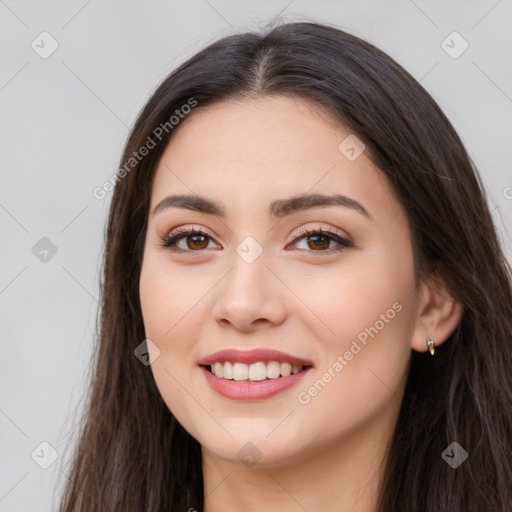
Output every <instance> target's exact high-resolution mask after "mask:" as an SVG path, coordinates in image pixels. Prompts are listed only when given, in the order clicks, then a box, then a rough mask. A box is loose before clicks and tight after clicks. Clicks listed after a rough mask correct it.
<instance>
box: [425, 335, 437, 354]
mask: <svg viewBox="0 0 512 512" xmlns="http://www.w3.org/2000/svg"><path fill="white" fill-rule="evenodd" d="M427 346H428V349H429V350H430V354H431V355H434V352H435V350H436V343H435V341H434V340H433V339H432V338H431V337H430V336H427Z"/></svg>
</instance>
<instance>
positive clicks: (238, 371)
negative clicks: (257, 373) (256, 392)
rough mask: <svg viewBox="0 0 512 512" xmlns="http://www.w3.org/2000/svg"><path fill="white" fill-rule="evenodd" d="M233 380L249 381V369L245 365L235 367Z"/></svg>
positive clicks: (235, 365) (236, 364)
mask: <svg viewBox="0 0 512 512" xmlns="http://www.w3.org/2000/svg"><path fill="white" fill-rule="evenodd" d="M233 378H234V379H235V380H247V379H248V378H249V367H248V366H247V365H246V364H244V363H235V364H234V365H233Z"/></svg>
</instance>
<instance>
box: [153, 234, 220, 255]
mask: <svg viewBox="0 0 512 512" xmlns="http://www.w3.org/2000/svg"><path fill="white" fill-rule="evenodd" d="M182 240H184V241H185V244H184V245H185V246H183V244H182V243H181V242H182ZM211 240H212V238H211V237H210V236H209V235H208V234H206V233H204V232H203V231H201V230H197V229H189V230H181V231H179V232H178V233H176V234H173V235H170V236H169V237H168V238H165V239H164V240H163V244H162V247H165V248H167V249H170V250H171V251H174V252H202V251H203V250H204V249H207V248H208V244H209V242H210V241H211Z"/></svg>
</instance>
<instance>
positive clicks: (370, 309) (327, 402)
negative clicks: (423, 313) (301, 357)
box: [299, 251, 414, 430]
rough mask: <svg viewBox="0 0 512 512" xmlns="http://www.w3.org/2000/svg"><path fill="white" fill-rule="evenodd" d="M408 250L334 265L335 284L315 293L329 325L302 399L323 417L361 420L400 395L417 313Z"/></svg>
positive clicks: (337, 421)
mask: <svg viewBox="0 0 512 512" xmlns="http://www.w3.org/2000/svg"><path fill="white" fill-rule="evenodd" d="M406 255H407V253H405V254H404V253H402V258H403V260H402V263H401V264H399V262H398V261H397V260H395V257H394V256H392V253H391V251H389V252H388V253H387V254H386V253H385V251H384V252H381V253H380V254H379V257H378V258H377V257H375V258H374V259H373V261H370V259H372V258H369V259H366V258H365V260H364V261H363V260H362V259H361V261H360V262H359V263H358V264H355V263H354V264H353V265H347V268H346V270H343V269H342V270H340V271H339V272H333V274H332V276H331V278H330V279H329V283H328V287H324V288H320V289H317V291H316V292H315V293H314V294H313V295H311V294H310V296H309V299H310V302H309V303H311V304H314V306H312V308H313V307H315V308H317V309H316V310H317V311H319V312H320V314H319V316H320V317H321V319H322V321H323V322H324V323H325V324H326V325H327V326H329V328H330V332H329V334H328V335H327V336H325V338H324V339H325V343H324V357H323V358H322V361H321V364H320V367H319V368H318V372H316V375H315V376H314V378H311V379H309V381H308V382H307V383H305V384H304V385H303V386H302V387H301V391H302V392H303V394H302V395H301V396H300V399H299V403H302V404H305V405H306V406H307V407H306V409H308V408H309V407H311V409H310V411H311V412H312V413H313V412H314V414H313V415H314V417H318V418H321V422H324V423H323V424H324V425H331V426H333V428H335V429H338V428H339V427H340V426H341V425H344V426H345V427H346V428H351V427H357V426H358V425H361V424H362V423H363V422H365V421H367V420H368V418H369V416H375V415H377V414H380V413H382V412H383V410H385V409H386V407H388V406H391V405H392V404H393V403H394V404H395V405H396V406H398V405H399V403H400V401H401V391H402V385H403V384H404V380H405V376H406V373H407V369H408V362H409V358H410V352H411V349H410V336H411V333H412V325H413V320H414V318H413V312H414V308H413V303H412V300H413V296H414V294H413V293H411V292H412V291H413V287H414V274H413V269H412V257H411V261H410V264H409V263H408V262H409V259H408V258H406V257H404V256H406ZM332 331H334V333H333V332H332ZM395 402H396V403H395ZM342 430H343V429H342Z"/></svg>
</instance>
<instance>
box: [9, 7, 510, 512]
mask: <svg viewBox="0 0 512 512" xmlns="http://www.w3.org/2000/svg"><path fill="white" fill-rule="evenodd" d="M277 15H280V17H281V18H283V19H286V20H294V21H296V20H301V19H306V20H316V21H320V22H322V21H324V22H328V23H334V24H336V25H338V26H339V27H340V28H343V29H345V30H348V31H350V32H352V33H354V34H356V35H359V36H361V37H363V38H365V39H367V40H369V41H371V42H372V43H374V44H376V45H377V46H379V47H380V48H382V49H383V50H385V51H386V52H388V53H389V54H390V55H391V56H392V57H393V58H395V59H396V60H397V61H398V62H399V63H400V64H402V65H403V66H404V67H405V68H406V69H407V70H408V71H409V72H410V73H411V74H412V75H413V76H415V77H416V78H417V79H418V80H420V82H421V83H422V84H423V86H424V87H425V88H426V89H427V90H428V91H429V92H430V93H431V94H432V95H433V96H434V98H435V99H436V100H437V101H438V103H439V104H440V106H441V108H442V109H443V110H444V111H445V112H446V114H447V115H448V117H449V119H450V120H451V121H452V122H453V124H454V126H455V128H456V129H457V131H458V132H459V134H460V135H461V137H462V139H463V141H464V142H465V144H466V146H467V148H468V150H469V152H470V154H471V156H472V157H473V159H474V161H475V162H476V164H477V166H478V168H479V169H480V172H481V174H482V176H483V178H484V181H485V184H486V188H487V189H488V193H489V199H490V202H491V209H492V210H493V215H494V216H495V219H496V222H497V224H498V226H499V229H500V232H501V236H502V239H503V242H504V244H505V247H506V250H507V254H508V258H509V260H510V259H512V258H511V255H512V242H511V237H510V230H509V231H508V234H507V229H508V228H507V229H506V228H505V226H510V225H511V219H512V188H510V187H512V171H511V161H512V140H511V131H512V130H511V128H512V115H511V114H512V65H511V63H512V55H511V54H512V31H510V26H511V21H512V0H498V1H496V0H480V1H475V0H472V1H468V0H460V1H449V2H447V1H446V0H436V1H425V0H421V1H420V0H414V1H410V0H401V1H399V0H394V1H386V2H383V1H380V0H373V1H370V0H359V1H337V2H335V1H327V0H324V1H301V0H294V1H290V0H284V1H273V2H272V1H270V0H265V1H257V2H256V1H251V2H247V1H246V2H242V1H238V2H237V1H235V0H208V1H207V0H191V1H187V2H177V1H176V2H163V1H152V2H142V1H133V0H132V1H126V0H125V1H120V0H118V1H100V0H90V1H85V0H73V1H68V2H63V1H62V2H36V1H25V2H21V1H15V0H5V1H3V0H0V20H1V24H2V25H1V26H2V29H1V30H0V44H1V48H2V60H1V66H0V109H1V111H0V116H1V120H2V123H1V127H0V131H1V134H0V141H1V145H2V146H1V163H2V167H1V169H2V171H1V172H2V175H1V188H0V222H1V230H2V231H1V233H2V238H1V240H2V244H1V250H0V257H1V261H0V268H1V273H0V315H1V324H0V340H1V355H2V357H1V358H0V457H1V465H0V511H2V512H7V511H9V512H21V511H23V512H26V511H27V510H30V511H32V512H39V511H50V510H55V509H56V507H57V497H58V494H59V492H58V491H55V492H54V490H55V487H56V485H57V477H59V476H60V478H61V479H65V476H63V473H62V471H63V469H64V468H63V466H62V463H63V461H64V460H65V458H66V456H67V455H68V452H66V453H64V447H65V446H66V444H67V443H68V442H69V441H70V440H71V438H72V436H71V435H70V432H71V428H72V426H73V424H74V423H75V422H76V420H77V418H78V416H77V411H78V413H79V412H80V406H79V400H80V397H81V396H82V395H83V392H84V390H85V387H86V378H87V368H88V363H89V358H90V355H91V348H92V345H91V343H92V337H93V332H94V322H95V315H96V310H97V301H98V282H99V280H98V276H99V270H100V269H99V263H100V253H101V243H102V237H103V229H104V224H105V221H106V214H107V210H108V204H109V200H110V197H111V194H109V195H108V197H107V198H106V199H105V200H102V201H100V200H97V199H95V198H94V197H93V195H92V190H93V188H94V187H96V186H101V185H102V183H103V182H104V181H105V180H106V179H107V178H108V177H109V176H110V175H111V174H112V173H113V172H115V171H116V168H117V165H118V161H119V158H120V155H121V150H122V145H123V143H124V140H125V138H126V136H127V134H128V130H129V127H130V126H131V124H132V123H133V121H134V119H135V116H136V115H137V113H138V111H139V109H140V108H141V107H142V105H143V104H144V102H145V101H146V100H147V99H148V97H149V95H150V93H151V92H152V91H153V90H154V88H155V86H156V85H157V84H158V83H159V82H160V80H161V79H163V78H164V77H165V76H166V75H167V74H168V72H169V71H170V70H171V69H172V68H174V67H175V66H176V65H178V64H179V63H180V62H182V61H183V60H185V59H186V58H188V57H190V56H191V55H192V54H193V53H195V52H196V51H197V50H199V49H200V48H202V47H203V46H205V45H206V44H207V43H210V42H212V41H213V40H215V39H217V38H219V37H221V36H224V35H228V34H231V33H234V32H238V31H241V30H246V29H257V28H258V27H259V26H262V25H264V24H265V23H266V22H267V21H268V20H270V19H272V18H274V17H275V16H277ZM43 31H47V32H48V33H49V34H51V36H52V37H53V38H54V39H55V40H56V41H57V42H58V45H59V46H58V49H57V50H56V51H55V52H54V53H53V54H52V55H51V56H49V57H48V58H47V59H43V58H41V57H40V56H39V55H38V53H36V52H35V51H34V50H33V49H32V48H31V43H32V41H34V40H35V42H36V43H35V44H39V46H42V45H43V44H45V48H46V49H48V48H49V43H48V40H46V42H45V43H41V38H40V37H39V35H40V34H41V32H43ZM453 31H457V32H459V33H460V35H461V36H462V37H463V38H464V39H465V40H466V41H467V42H468V44H469V48H468V49H467V50H466V51H465V52H464V53H463V54H462V55H460V56H459V57H458V58H456V59H454V58H452V57H450V56H449V55H448V54H447V53H446V52H445V51H444V50H443V48H442V46H441V43H442V41H443V40H445V39H446V37H447V36H448V35H449V34H451V33H452V32H453ZM448 44H450V45H451V46H455V50H457V48H460V46H459V47H458V46H457V45H459V44H460V42H457V41H455V42H454V43H450V42H449V43H448ZM42 237H48V238H49V239H50V240H51V241H52V242H53V244H55V246H56V247H57V253H56V254H55V255H54V256H53V257H51V258H50V257H49V256H48V261H46V262H42V261H40V259H38V258H37V257H36V255H34V254H33V252H32V248H33V246H34V245H35V244H36V243H37V242H38V241H39V240H40V239H41V238H42ZM41 257H42V256H41ZM141 341H142V340H141ZM43 441H46V442H47V443H49V444H50V445H51V446H53V447H54V449H55V450H56V451H57V452H58V454H59V458H58V460H57V461H56V462H55V463H54V464H52V465H51V466H50V467H49V468H48V469H46V470H45V469H42V468H41V467H40V466H39V465H38V464H37V463H36V462H35V461H34V460H33V459H32V457H31V453H32V452H33V451H34V450H36V451H35V455H34V459H36V460H39V461H43V460H45V457H48V455H49V452H48V448H47V447H45V445H43V447H40V446H39V445H40V443H41V442H43ZM37 456H39V457H37Z"/></svg>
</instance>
